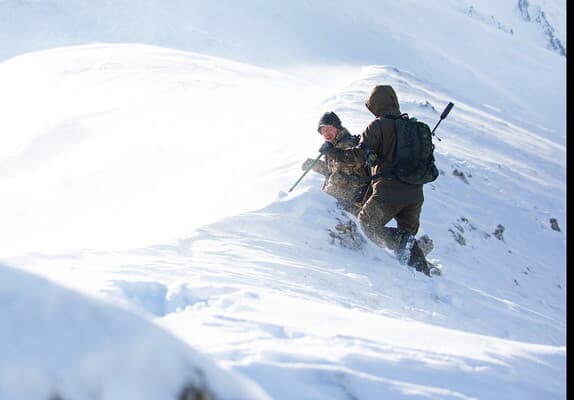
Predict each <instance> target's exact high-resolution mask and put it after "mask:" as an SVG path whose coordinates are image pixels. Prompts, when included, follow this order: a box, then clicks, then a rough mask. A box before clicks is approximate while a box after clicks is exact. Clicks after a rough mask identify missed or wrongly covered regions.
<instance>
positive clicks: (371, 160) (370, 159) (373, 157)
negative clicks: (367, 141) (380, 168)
mask: <svg viewBox="0 0 574 400" xmlns="http://www.w3.org/2000/svg"><path fill="white" fill-rule="evenodd" d="M366 159H367V160H366V161H365V164H367V165H368V166H369V167H371V168H372V167H374V166H375V165H377V159H378V157H377V154H376V153H373V152H369V154H367V157H366Z"/></svg>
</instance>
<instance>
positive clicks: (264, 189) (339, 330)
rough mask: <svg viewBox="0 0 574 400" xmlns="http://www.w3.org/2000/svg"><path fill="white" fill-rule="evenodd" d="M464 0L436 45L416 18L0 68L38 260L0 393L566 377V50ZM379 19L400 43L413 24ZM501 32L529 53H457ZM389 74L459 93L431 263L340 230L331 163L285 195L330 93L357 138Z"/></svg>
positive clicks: (4, 120) (8, 297)
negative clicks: (364, 42)
mask: <svg viewBox="0 0 574 400" xmlns="http://www.w3.org/2000/svg"><path fill="white" fill-rule="evenodd" d="M481 3H484V4H479V5H478V6H476V9H477V10H483V12H484V14H485V15H489V14H488V13H489V12H494V11H490V8H489V7H494V6H492V5H489V2H481ZM62 4H63V3H62ZM294 4H295V6H293V7H295V9H298V8H297V7H301V4H302V3H301V2H295V3H294ZM337 4H338V7H341V8H342V9H344V7H346V4H345V2H340V3H337ZM449 4H451V5H452V8H451V9H450V11H449V12H447V13H446V15H448V16H449V18H448V19H447V20H448V21H450V23H452V24H453V26H459V27H462V26H463V25H461V24H462V22H461V21H467V22H468V21H473V22H471V23H470V24H469V25H468V26H466V28H468V29H467V30H464V29H463V30H461V32H464V34H461V36H464V37H462V38H460V40H459V41H457V40H456V38H453V39H452V41H449V42H448V43H446V44H445V46H446V48H447V49H448V50H449V51H451V52H452V53H445V54H442V56H441V57H438V58H436V59H433V61H432V62H431V61H430V60H431V59H432V58H428V59H426V58H425V55H430V54H431V53H433V52H434V54H439V53H440V52H439V53H437V50H436V49H432V48H431V47H425V46H427V45H426V44H425V41H424V40H423V36H421V35H424V34H425V32H426V30H425V29H421V30H420V31H415V30H413V31H412V32H410V34H411V35H419V36H417V37H419V38H420V40H418V41H417V40H414V39H412V38H410V39H409V43H410V45H409V46H410V50H409V51H408V52H407V53H408V54H407V55H408V57H407V55H403V56H402V57H389V58H388V60H387V61H385V62H381V60H382V59H379V58H373V59H372V61H371V62H365V61H366V60H364V59H361V58H358V59H357V62H355V63H353V62H350V60H351V59H352V58H353V57H352V56H353V54H355V53H354V52H355V51H357V49H355V50H353V51H351V50H348V51H347V52H346V53H345V50H344V49H345V48H347V49H350V48H351V47H344V46H343V45H341V46H342V47H341V48H338V50H337V54H338V55H339V56H341V54H346V55H347V57H342V58H345V60H344V61H345V63H344V64H342V63H339V62H332V63H330V62H328V57H326V56H325V59H323V60H322V61H323V62H322V63H320V64H317V63H314V64H311V63H310V62H309V64H308V65H306V64H305V59H303V58H301V59H300V61H301V62H300V63H299V65H296V66H295V65H284V66H283V67H278V66H277V65H276V66H274V67H270V66H269V65H266V66H265V67H261V66H257V65H255V64H259V65H262V64H265V63H263V62H258V63H252V64H248V63H245V62H237V61H232V58H234V57H230V58H218V57H213V56H210V55H207V54H205V53H208V52H207V51H205V50H206V49H203V48H202V49H200V50H202V51H203V52H204V54H200V53H197V52H191V51H184V50H173V49H168V48H166V47H158V46H149V45H142V44H104V43H100V44H89V45H82V46H73V47H64V48H57V49H48V50H44V51H41V52H35V53H30V54H25V55H22V56H18V57H15V58H12V59H9V60H6V61H4V62H3V63H0V87H1V88H2V90H1V91H0V109H2V110H4V111H3V114H2V117H1V118H0V187H1V190H0V210H2V212H1V213H0V263H1V264H4V265H10V266H12V267H16V268H17V269H19V270H20V271H17V270H13V269H11V268H7V267H0V276H1V277H2V279H0V315H1V316H2V317H1V324H0V399H2V400H4V399H30V398H38V399H40V398H41V399H45V398H47V396H51V395H55V394H57V393H59V394H60V395H61V396H63V398H64V399H68V398H70V399H71V398H80V399H81V398H93V396H98V395H99V396H100V397H99V398H105V399H116V398H117V399H119V398H129V396H132V397H133V396H142V397H138V398H149V399H154V398H166V396H167V397H168V398H169V396H173V398H175V396H177V394H178V393H179V392H180V390H181V386H182V385H185V384H186V383H187V382H189V381H194V382H199V381H200V382H204V383H205V385H207V386H208V387H209V388H210V389H212V390H213V392H214V393H217V394H218V395H219V396H220V397H221V398H265V395H264V394H263V393H262V392H263V391H264V392H266V393H267V395H269V397H271V398H274V399H292V398H298V399H339V398H341V399H343V398H356V399H381V398H391V399H394V398H411V397H413V398H429V399H430V398H432V399H435V398H442V399H475V398H480V399H496V398H501V399H502V398H504V399H509V398H512V399H526V398H531V399H538V398H556V399H560V398H564V397H565V393H566V366H565V365H566V299H565V296H566V295H565V293H566V272H565V264H566V260H565V258H566V253H565V249H566V234H565V232H566V228H567V227H566V201H565V200H566V199H565V192H566V172H565V171H566V144H565V141H566V139H565V137H566V136H565V58H563V57H560V56H558V55H556V54H555V53H552V52H551V51H549V50H547V49H544V48H543V46H542V42H540V43H538V42H536V41H534V39H533V38H534V37H535V36H533V35H534V33H533V32H534V31H532V32H530V33H529V35H530V36H528V39H529V40H526V37H525V36H523V38H524V40H519V38H520V37H521V36H520V34H519V33H516V35H515V36H514V37H513V38H509V36H510V35H509V34H508V33H504V31H503V30H500V29H494V28H493V27H492V26H493V25H492V23H491V22H492V20H490V21H491V22H488V20H487V19H485V18H477V17H476V15H475V16H473V17H469V16H468V15H467V14H465V13H464V12H463V11H465V10H466V5H464V4H462V2H460V3H459V2H454V1H453V2H450V3H449ZM537 4H542V5H543V6H544V4H543V3H541V2H538V3H537ZM556 4H559V2H557V3H556ZM14 5H15V3H14V2H10V1H7V2H6V1H5V2H0V15H2V14H1V12H2V10H6V8H2V7H9V6H10V7H14ZM550 5H555V4H554V3H548V4H547V5H546V6H547V7H549V8H547V9H548V10H550V9H552V10H554V8H552V7H550ZM285 7H286V6H285ZM392 7H393V8H396V11H397V12H398V11H399V10H402V11H401V13H399V14H397V15H400V16H401V18H404V16H405V15H406V14H407V13H406V11H405V10H404V9H402V8H401V6H397V5H394V6H392ZM335 8H337V7H335ZM558 8H559V7H558ZM102 9H103V10H105V9H106V8H105V7H104V8H102ZM248 10H251V11H252V13H253V14H254V13H255V8H253V9H248ZM265 10H267V9H262V11H261V12H262V13H263V11H265ZM288 10H289V9H288V8H285V9H283V12H284V13H286V14H284V15H290V12H289V11H288ZM298 10H299V9H298ZM309 10H310V11H309V14H308V15H307V16H306V17H305V16H302V17H301V19H300V26H304V25H305V21H306V20H307V18H309V19H312V17H314V16H315V14H313V13H315V12H318V11H317V9H316V8H313V7H310V8H309ZM361 10H363V8H361V7H360V8H359V9H358V10H357V11H355V14H354V16H355V17H356V18H357V20H361V18H363V17H364V14H363V11H361ZM429 10H430V8H429ZM487 10H489V11H487ZM267 11H269V10H267ZM267 11H266V12H267ZM427 11H428V10H427ZM564 11H565V9H564ZM206 12H207V11H206ZM244 12H245V11H244ZM428 12H430V11H428ZM435 13H436V15H437V18H438V15H439V14H440V13H439V10H436V11H435ZM14 15H15V14H14ZM433 15H434V14H433ZM457 15H458V16H459V17H458V18H459V19H456V18H455V17H456V16H457ZM481 15H482V14H481ZM549 15H550V11H549ZM497 16H498V19H499V20H504V21H507V22H508V21H512V19H509V18H510V17H507V16H505V15H504V14H497ZM431 17H432V15H431ZM468 18H470V19H468ZM505 18H506V19H505ZM286 19H287V20H288V21H291V19H290V18H286ZM431 19H432V18H431ZM345 21H346V23H347V24H348V25H346V27H347V28H348V29H351V27H355V28H353V29H358V28H356V26H357V25H353V23H352V21H353V20H352V18H351V17H349V18H348V19H347V20H345ZM485 21H487V22H488V23H486V22H485ZM410 23H412V22H410ZM396 24H397V26H398V23H396ZM507 25H512V24H510V22H508V23H507ZM10 26H12V25H10ZM505 26H506V25H505ZM513 26H516V25H513ZM557 26H558V25H557ZM246 29H247V28H246ZM252 29H253V30H255V28H252ZM385 29H387V30H388V31H389V32H390V33H389V35H390V36H388V37H389V41H388V46H389V48H392V49H395V50H393V52H394V51H398V49H400V46H398V43H400V40H399V38H401V37H406V36H404V35H405V34H406V33H404V32H402V31H401V30H399V29H398V28H397V27H396V26H395V25H390V26H387V28H385ZM445 29H446V28H445ZM459 29H462V28H459ZM557 29H558V28H557ZM351 30H352V29H351ZM359 31H360V30H359ZM214 32H215V30H214ZM247 32H251V30H250V29H247ZM277 32H279V28H277V30H270V31H269V35H270V37H273V35H276V34H277ZM354 32H356V31H354ZM441 32H442V33H441ZM445 32H446V31H444V32H443V31H441V30H440V29H438V30H436V31H433V33H432V34H433V35H438V36H440V35H446V33H445ZM363 34H364V35H365V36H364V37H367V36H369V35H367V33H363ZM480 34H483V36H480ZM219 35H220V36H219V37H224V36H221V35H222V33H221V32H220V33H219ZM497 35H498V36H497ZM369 37H370V36H369ZM476 37H483V38H488V40H486V41H485V43H482V44H481V43H479V42H476V43H474V45H473V48H472V49H471V48H468V49H465V48H464V43H468V42H467V41H466V39H468V38H476ZM360 38H361V37H360V36H359V37H358V39H360ZM427 39H430V36H427ZM309 40H310V39H309ZM359 41H360V40H359ZM512 41H515V42H512ZM229 43H232V42H229ZM234 43H235V45H236V46H239V47H242V46H243V48H244V49H249V50H250V51H251V52H252V53H249V52H247V53H246V54H255V52H256V49H257V48H256V47H249V46H247V45H246V43H250V42H242V41H241V40H240V37H238V39H237V41H236V42H234ZM314 43H315V44H321V41H320V40H319V39H317V40H316V41H315V42H314ZM497 43H498V44H499V45H498V46H497V47H495V46H494V44H497ZM156 44H157V43H156ZM312 44H313V41H312V40H310V44H309V46H310V47H312ZM287 45H288V46H291V48H293V49H295V50H293V51H296V50H297V51H301V50H300V47H298V46H300V42H298V41H297V40H295V39H293V40H292V41H291V42H287ZM347 46H350V45H349V44H347ZM488 46H490V53H491V54H494V55H511V54H513V55H517V54H520V57H521V59H520V61H516V62H513V61H510V60H508V61H505V62H501V63H500V64H499V65H496V66H492V65H490V66H488V68H486V69H485V68H484V67H485V65H486V64H487V62H486V61H485V62H484V63H469V64H468V65H467V66H466V67H465V68H462V69H461V66H460V62H462V61H461V60H465V59H469V58H465V55H468V57H470V59H472V58H474V57H477V53H480V52H481V51H486V48H487V47H488ZM220 50H221V49H220ZM393 52H391V53H392V54H394V53H393ZM215 53H217V52H215ZM471 53H472V55H471ZM230 54H231V53H230ZM262 54H263V51H262V52H261V54H260V55H259V56H260V57H258V59H259V58H264V57H262ZM218 55H222V54H218ZM231 55H232V54H231ZM415 55H416V56H419V57H422V59H425V60H427V62H428V63H429V67H428V68H429V69H430V70H434V71H435V73H437V75H436V76H435V77H433V75H432V74H430V73H425V72H424V68H422V67H421V68H420V69H417V68H412V66H413V65H414V64H415V61H414V60H413V59H412V58H409V57H414V56H415ZM275 56H276V54H275V53H273V52H270V53H269V60H268V61H269V63H271V62H272V61H273V58H274V57H275ZM235 58H236V57H235ZM319 58H320V57H319ZM335 58H336V57H335ZM342 58H341V57H339V59H338V60H337V61H343V60H342ZM449 60H450V61H452V65H451V66H452V77H453V79H452V81H451V83H450V84H448V83H447V82H449V79H448V78H449V73H451V72H449V70H448V68H447V67H449ZM495 60H498V58H495ZM490 63H491V64H493V61H491V62H490ZM431 64H432V65H431ZM437 71H443V72H442V75H440V74H438V72H437ZM548 72H549V73H548ZM464 76H468V80H466V81H465V79H462V78H463V77H464ZM509 76H515V77H516V78H517V79H516V80H512V81H508V82H507V77H509ZM376 84H392V85H393V86H394V87H395V89H396V91H397V93H398V96H399V100H400V101H401V108H402V111H403V112H408V113H409V114H410V115H413V116H416V117H417V118H419V119H421V120H423V121H425V122H427V123H428V124H429V125H431V127H433V126H434V124H436V122H437V121H438V119H439V115H440V113H441V111H442V109H443V108H444V106H445V105H446V104H447V103H448V102H449V101H452V102H454V103H455V107H454V109H453V111H452V112H451V114H450V115H449V116H448V118H447V119H446V120H445V121H443V122H441V125H440V127H439V128H438V130H437V135H438V136H439V137H440V138H441V139H442V140H440V141H439V140H438V139H436V140H435V145H436V157H437V163H438V166H439V168H440V170H441V176H440V177H439V179H438V180H437V181H436V182H434V183H432V184H429V185H426V187H425V207H424V210H423V215H422V224H421V231H420V232H419V233H420V234H424V233H426V234H428V235H429V236H431V237H432V239H433V240H434V244H435V249H434V250H433V252H432V253H431V254H430V256H429V258H430V259H431V260H432V261H433V262H434V263H435V264H436V265H437V266H438V267H439V268H440V269H441V271H442V275H441V276H438V277H433V278H427V277H426V276H424V275H422V274H419V273H416V272H414V271H413V270H411V269H409V268H408V267H406V266H402V265H400V264H399V263H398V262H397V261H396V260H395V259H394V258H393V256H392V255H391V254H390V253H388V252H387V251H385V250H383V249H379V248H377V247H376V246H374V245H372V244H371V243H369V242H364V243H363V244H362V247H361V249H359V250H351V249H348V248H345V247H341V246H340V245H339V244H338V242H337V241H336V240H333V238H332V235H331V233H332V232H333V231H334V230H335V225H336V224H337V223H338V222H341V221H343V222H346V221H348V220H349V219H351V220H354V219H353V217H351V216H349V215H348V214H346V213H344V212H343V211H341V210H340V209H339V208H338V207H337V205H336V203H335V201H334V199H332V198H331V197H329V196H328V195H326V194H324V193H322V192H321V190H320V188H321V185H322V178H321V177H320V176H317V175H315V174H309V175H307V176H306V177H305V179H304V180H303V181H302V182H301V183H300V184H299V185H298V186H297V187H296V189H295V190H294V191H292V192H290V193H287V190H288V189H289V188H290V187H291V185H292V184H293V183H294V182H295V181H296V180H297V178H298V177H299V176H300V175H301V173H302V171H301V169H300V165H301V163H302V162H303V160H304V159H305V158H307V157H315V156H316V155H317V148H318V147H319V146H320V144H321V138H320V136H319V135H318V134H317V133H316V121H317V120H318V117H319V116H320V114H321V113H322V112H324V111H327V110H333V111H335V112H337V114H338V115H339V116H340V117H341V119H342V121H343V125H345V126H346V127H347V128H349V130H350V131H351V132H352V133H354V134H359V133H360V132H361V130H362V129H363V128H364V127H365V126H366V124H367V123H368V122H369V121H370V120H371V118H372V116H371V115H369V113H368V111H367V110H366V108H365V107H364V105H363V102H364V100H365V97H366V96H367V94H368V91H369V90H370V89H371V87H372V86H374V85H376ZM541 88H545V90H543V91H541ZM488 93H491V94H492V96H489V95H488ZM539 111H540V112H539ZM551 218H556V220H557V222H558V224H559V227H560V230H554V229H552V226H551V223H550V219H551ZM499 226H502V227H503V228H504V229H503V233H502V236H497V235H496V234H495V232H496V231H497V229H498V230H499V231H500V228H499ZM22 270H24V271H26V273H24V272H23V271H22ZM28 273H32V274H34V275H41V276H42V277H44V278H48V279H49V280H50V281H51V282H46V281H43V280H41V279H39V278H38V277H34V276H30V275H28ZM57 286H65V287H66V288H71V289H73V290H74V291H76V293H72V292H70V291H69V290H68V289H65V288H62V287H57ZM77 292H80V293H77ZM86 296H87V297H89V298H86ZM102 300H103V302H105V303H108V304H101V302H102ZM109 303H111V304H109ZM114 305H115V306H116V307H114ZM117 306H119V307H120V308H122V309H124V310H118V308H117ZM125 309H127V311H126V310H125ZM134 313H135V314H136V315H134ZM158 326H159V327H161V328H164V331H162V330H160V329H158ZM166 331H167V332H166ZM139 332H141V336H138V333H139ZM168 332H170V333H172V334H173V335H175V336H177V337H178V339H179V340H177V339H175V338H173V337H171V336H170V335H169V333H168ZM101 343H104V344H105V345H101ZM126 343H129V345H128V346H126ZM184 343H185V344H187V345H189V346H191V347H192V348H193V350H191V349H189V348H188V347H187V346H186V345H185V344H184ZM196 352H199V353H201V356H200V355H198V354H196ZM115 360H119V361H115ZM150 363H157V368H156V369H154V368H149V367H148V365H149V364H150ZM216 364H218V366H216ZM198 368H199V369H201V370H203V371H204V372H203V374H204V375H202V374H199V375H200V376H199V377H198V375H197V370H198ZM220 368H223V369H227V370H229V371H230V372H231V373H232V375H229V374H227V373H226V371H223V370H221V369H220ZM237 374H239V375H242V376H243V377H245V378H246V379H244V378H243V377H239V376H237ZM202 379H203V380H202ZM23 381H28V382H30V384H29V385H22V382H23ZM250 382H254V384H253V383H250ZM136 385H140V386H136ZM255 385H256V386H258V387H259V388H257V387H256V386H255ZM90 396H92V397H90ZM126 396H128V397H126ZM145 396H147V397H145ZM234 396H235V397H234Z"/></svg>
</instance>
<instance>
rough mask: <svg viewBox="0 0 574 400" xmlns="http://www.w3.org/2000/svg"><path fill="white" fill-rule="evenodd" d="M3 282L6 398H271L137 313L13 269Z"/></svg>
mask: <svg viewBox="0 0 574 400" xmlns="http://www.w3.org/2000/svg"><path fill="white" fill-rule="evenodd" d="M0 279H1V281H2V285H1V286H0V300H1V301H2V313H1V314H0V316H1V317H0V343H1V345H0V354H1V355H2V358H1V360H2V361H1V362H0V398H1V399H56V398H63V399H85V398H94V396H95V397H96V398H100V399H126V398H134V399H135V398H138V399H150V400H151V399H167V398H174V399H175V398H177V397H178V396H180V395H182V394H183V393H185V391H186V390H188V393H192V390H196V392H198V393H199V392H200V391H201V392H203V393H204V394H205V393H207V394H208V395H209V396H216V397H217V398H222V399H226V398H227V399H237V398H244V399H252V398H260V399H266V398H268V397H267V396H266V395H265V394H264V393H263V392H261V391H260V390H259V389H258V388H257V387H256V386H254V385H253V384H252V383H250V382H248V381H244V380H243V379H242V378H239V377H238V376H236V375H235V374H232V373H230V372H228V371H224V370H223V369H221V368H219V367H217V366H216V365H215V364H213V362H212V361H210V360H209V359H207V358H205V357H203V356H201V355H199V354H197V353H196V352H195V351H193V350H191V349H190V348H189V347H188V346H186V345H184V344H183V343H181V342H180V341H178V340H177V339H175V338H174V337H173V336H172V335H169V334H167V333H166V332H164V331H162V330H161V329H159V328H158V327H156V326H153V325H152V324H150V323H149V322H148V321H146V320H144V319H142V318H139V317H137V316H135V315H134V314H132V313H128V312H126V311H122V310H118V309H117V307H112V306H110V305H108V304H103V303H102V302H101V301H98V300H96V299H90V298H87V297H86V296H85V295H81V294H79V293H74V292H73V291H71V290H69V289H63V288H60V287H57V286H56V285H54V284H52V283H49V282H48V281H46V280H45V279H41V278H38V277H34V276H31V275H29V274H27V273H24V272H22V271H17V270H14V269H12V268H7V267H3V266H0ZM192 388H193V389H192Z"/></svg>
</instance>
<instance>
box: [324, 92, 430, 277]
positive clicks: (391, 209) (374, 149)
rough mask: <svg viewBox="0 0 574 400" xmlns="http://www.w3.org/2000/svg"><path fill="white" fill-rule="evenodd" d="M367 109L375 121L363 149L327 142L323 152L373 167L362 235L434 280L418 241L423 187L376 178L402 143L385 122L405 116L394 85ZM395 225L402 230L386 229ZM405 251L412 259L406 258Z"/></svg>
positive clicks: (361, 217) (362, 215) (373, 95)
mask: <svg viewBox="0 0 574 400" xmlns="http://www.w3.org/2000/svg"><path fill="white" fill-rule="evenodd" d="M365 105H366V106H367V109H368V110H369V111H370V112H371V113H372V114H373V115H374V116H375V117H376V118H375V119H374V120H373V121H371V122H370V123H369V125H368V126H367V128H366V129H365V131H364V132H363V133H362V134H361V139H360V142H359V144H358V145H357V146H355V147H353V148H351V149H339V148H336V147H334V146H330V145H329V143H327V142H326V143H324V144H323V146H322V147H321V149H320V150H319V151H320V152H321V153H324V154H326V155H327V156H328V157H329V158H330V159H333V160H336V161H337V162H340V163H343V164H351V163H366V164H367V165H369V166H370V167H371V170H372V171H371V172H372V175H373V176H375V178H374V179H373V181H372V183H371V185H372V193H371V195H370V197H369V198H368V199H367V200H366V202H365V203H364V204H363V206H362V207H361V210H360V211H359V213H358V219H359V222H360V223H361V226H362V228H363V231H364V232H365V234H366V235H367V236H368V237H369V239H371V240H372V241H373V242H374V243H376V244H377V245H379V246H382V247H386V248H390V249H392V250H394V251H396V252H397V254H398V256H399V259H404V261H405V262H407V263H408V264H409V265H411V266H413V267H415V268H416V269H417V270H419V271H422V272H424V273H426V274H427V275H429V274H430V267H431V265H430V264H429V263H428V262H427V261H426V259H425V255H424V253H423V252H422V250H421V249H420V247H419V245H418V243H417V241H416V240H415V239H414V236H415V235H416V233H417V232H418V230H419V226H420V214H421V211H422V205H423V202H424V196H423V186H422V185H412V184H408V183H405V182H402V181H400V180H398V179H395V178H386V177H376V176H377V174H378V173H379V172H380V170H381V168H382V166H383V165H384V163H385V162H386V161H390V160H392V159H393V157H394V151H395V147H396V141H397V139H396V131H395V125H394V120H393V119H391V118H385V116H388V117H393V116H394V117H398V116H400V115H401V111H400V107H399V101H398V98H397V95H396V93H395V91H394V89H393V88H392V87H391V86H389V85H379V86H375V87H374V88H373V89H372V90H371V93H370V95H369V96H368V98H367V100H366V101H365ZM392 219H395V221H396V223H397V227H396V228H390V227H386V226H385V225H387V224H388V223H389V222H390V221H391V220H392ZM405 251H407V252H408V254H406V255H405V254H404V252H405Z"/></svg>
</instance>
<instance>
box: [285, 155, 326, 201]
mask: <svg viewBox="0 0 574 400" xmlns="http://www.w3.org/2000/svg"><path fill="white" fill-rule="evenodd" d="M322 155H323V153H320V154H319V155H318V156H317V158H316V159H315V160H314V161H313V162H312V163H311V165H310V166H309V168H307V169H306V170H305V172H303V175H301V176H300V177H299V179H297V182H295V183H294V184H293V186H291V189H289V193H291V191H292V190H293V189H295V186H297V185H298V184H299V182H301V179H303V177H304V176H305V175H307V172H309V171H311V169H312V168H313V167H314V166H315V164H317V161H319V158H321V156H322Z"/></svg>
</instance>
